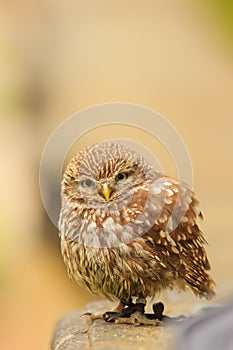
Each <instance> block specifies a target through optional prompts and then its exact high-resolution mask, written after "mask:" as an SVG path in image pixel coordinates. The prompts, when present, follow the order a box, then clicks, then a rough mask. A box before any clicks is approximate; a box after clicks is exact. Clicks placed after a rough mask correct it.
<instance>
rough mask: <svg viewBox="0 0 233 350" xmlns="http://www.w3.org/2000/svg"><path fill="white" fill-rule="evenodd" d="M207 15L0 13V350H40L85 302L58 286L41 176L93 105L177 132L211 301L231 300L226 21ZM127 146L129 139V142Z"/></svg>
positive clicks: (133, 5)
mask: <svg viewBox="0 0 233 350" xmlns="http://www.w3.org/2000/svg"><path fill="white" fill-rule="evenodd" d="M211 4H212V2H210V1H206V2H199V1H188V2H187V1H184V0H177V1H172V0H168V1H162V0H157V1H150V0H149V1H127V2H125V1H117V2H116V1H79V0H78V1H68V2H67V1H66V2H65V1H59V2H57V1H56V2H55V1H52V0H47V1H45V0H44V1H43V0H42V1H37V0H36V1H33V2H31V1H25V0H24V1H20V2H17V1H14V0H13V1H9V2H5V3H4V4H2V5H1V11H0V31H1V32H0V55H1V58H0V76H1V79H0V103H1V128H0V142H1V147H0V152H1V157H0V159H1V172H0V180H1V197H0V198H1V201H0V209H1V227H0V230H1V231H0V232H1V236H0V287H1V292H0V293H1V295H0V296H1V298H0V309H1V325H0V329H1V332H2V334H1V337H0V342H1V343H2V344H1V346H0V347H1V349H7V350H8V349H24V350H29V349H34V350H41V349H48V348H49V342H50V338H51V335H52V331H53V327H54V324H55V322H56V320H57V319H58V318H59V317H61V316H62V314H64V313H65V312H67V311H69V310H72V309H75V308H77V309H80V308H82V307H83V306H84V305H85V304H86V303H87V301H89V300H93V297H91V296H90V295H89V294H87V292H86V291H85V290H83V289H81V288H79V287H77V286H75V285H74V284H73V283H72V282H71V281H69V279H68V277H67V275H66V271H65V267H64V265H63V262H62V259H61V256H60V252H59V244H58V239H57V233H56V229H55V228H54V227H53V225H52V224H51V223H49V221H48V219H47V218H46V214H45V212H44V210H43V207H42V203H41V199H40V193H39V185H38V171H39V161H40V156H41V153H42V150H43V147H44V145H45V143H46V142H47V139H48V138H49V136H50V134H51V133H52V132H53V130H54V129H55V128H56V127H57V126H58V124H59V123H60V122H62V121H63V120H65V119H66V118H67V117H68V116H70V115H71V114H73V113H76V112H77V111H79V110H80V109H83V108H86V107H89V106H92V105H95V104H100V103H106V102H112V101H122V102H131V103H137V104H141V105H144V106H147V107H150V108H152V109H155V110H157V111H158V112H159V113H161V114H162V115H163V116H164V117H166V118H167V119H168V120H169V121H170V122H171V123H172V124H173V125H174V126H175V127H176V129H177V130H178V131H179V133H180V134H181V136H182V137H183V139H184V141H185V143H186V145H187V147H188V150H189V152H190V156H191V159H192V163H193V169H194V179H195V183H194V188H195V191H196V193H197V195H198V198H199V199H200V201H201V208H202V210H203V213H204V216H205V223H204V225H203V229H204V231H205V233H206V237H207V240H208V241H209V246H208V253H209V257H210V260H211V262H212V270H213V276H214V278H215V280H216V282H217V285H218V299H219V300H220V301H221V300H223V299H224V298H225V297H226V296H229V295H230V293H231V291H232V290H233V269H232V267H233V254H232V244H233V238H232V237H233V230H232V228H233V224H232V222H233V221H232V204H233V203H232V201H233V186H232V171H233V166H232V148H233V137H232V128H233V119H232V118H233V114H232V112H233V108H232V100H233V94H232V91H233V69H232V68H233V64H232V46H231V45H230V38H231V37H232V36H231V34H232V27H231V21H230V20H231V16H232V9H230V6H231V4H230V2H227V1H222V2H221V1H217V2H215V5H211ZM111 132H112V131H111V130H105V131H104V133H103V134H105V133H107V135H111ZM127 136H128V137H132V139H135V131H134V130H131V131H130V133H128V132H127ZM87 137H89V138H87V139H86V140H83V141H82V142H83V144H85V143H87V141H88V142H89V141H90V143H94V142H95V141H96V140H100V138H101V132H99V131H98V130H97V131H96V133H95V132H92V133H90V134H89V135H87ZM119 137H122V134H121V135H119ZM141 137H142V138H143V135H141ZM145 140H146V142H149V141H148V139H147V138H146V137H145ZM151 144H153V143H151ZM153 152H154V154H155V155H157V153H159V152H160V153H159V154H160V161H161V159H162V161H163V160H164V164H162V166H164V168H165V169H168V170H171V173H172V172H173V171H174V168H173V166H172V165H171V164H170V163H169V161H168V159H167V156H166V155H165V154H164V157H163V152H164V151H163V150H162V149H160V146H158V148H157V147H154V149H153ZM196 302H197V301H196V300H195V299H193V303H194V304H195V303H196Z"/></svg>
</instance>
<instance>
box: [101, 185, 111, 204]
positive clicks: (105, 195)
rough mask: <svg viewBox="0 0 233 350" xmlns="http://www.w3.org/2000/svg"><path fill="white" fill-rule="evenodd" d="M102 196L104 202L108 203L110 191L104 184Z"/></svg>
mask: <svg viewBox="0 0 233 350" xmlns="http://www.w3.org/2000/svg"><path fill="white" fill-rule="evenodd" d="M102 194H103V195H104V198H105V199H106V201H107V202H109V201H110V195H111V189H110V188H109V186H108V185H107V184H106V183H105V184H103V187H102Z"/></svg>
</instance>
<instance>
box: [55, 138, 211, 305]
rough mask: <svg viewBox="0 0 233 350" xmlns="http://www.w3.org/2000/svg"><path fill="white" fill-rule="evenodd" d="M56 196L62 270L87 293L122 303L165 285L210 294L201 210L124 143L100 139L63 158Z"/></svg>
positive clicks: (184, 187)
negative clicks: (67, 160) (65, 164)
mask: <svg viewBox="0 0 233 350" xmlns="http://www.w3.org/2000/svg"><path fill="white" fill-rule="evenodd" d="M61 196H62V206H61V213H60V219H59V230H60V238H61V249H62V254H63V257H64V261H65V264H66V266H67V269H68V274H69V276H70V277H71V278H72V279H74V280H75V281H76V282H77V283H79V284H81V285H82V286H83V287H85V288H87V289H88V290H89V291H90V292H91V293H94V294H97V295H101V296H104V297H106V298H108V299H110V300H119V301H121V302H122V303H125V304H128V303H129V302H130V300H131V298H132V297H137V298H140V299H145V298H147V297H155V296H156V294H158V293H159V292H160V291H161V290H164V289H168V288H169V289H173V288H181V289H186V288H187V287H189V288H190V289H191V290H192V291H193V292H194V293H195V294H196V295H197V296H199V297H205V298H207V299H210V298H211V297H212V296H213V295H214V290H213V286H214V282H213V280H212V279H211V277H210V275H209V274H208V270H209V269H210V265H209V261H208V258H207V255H206V251H205V248H204V245H205V244H206V241H205V238H204V236H203V234H202V232H201V230H200V229H199V226H198V224H197V220H198V218H202V214H201V212H200V210H199V208H198V201H197V199H196V198H195V195H194V193H193V192H192V191H191V190H190V189H189V188H188V186H187V185H185V184H184V183H183V182H181V181H178V180H175V179H173V178H170V177H168V176H164V175H163V174H160V173H156V172H155V171H154V169H153V168H152V167H151V166H150V165H149V164H148V163H147V162H146V160H145V159H144V158H143V157H142V156H141V155H139V154H137V153H135V152H133V151H132V150H130V149H128V148H127V147H126V146H124V145H120V144H114V143H102V144H98V145H95V146H92V147H89V148H87V149H85V150H82V151H80V152H79V153H78V154H77V155H76V156H75V157H74V158H73V159H72V160H71V162H70V164H69V165H68V167H67V169H66V170H65V173H64V176H63V180H62V190H61Z"/></svg>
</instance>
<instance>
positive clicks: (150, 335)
mask: <svg viewBox="0 0 233 350" xmlns="http://www.w3.org/2000/svg"><path fill="white" fill-rule="evenodd" d="M112 307H113V304H112V303H109V302H96V303H92V304H90V305H88V306H87V310H88V311H91V312H96V311H103V312H104V311H106V310H110V309H111V308H112ZM83 312H85V311H82V312H80V311H73V312H71V313H68V314H66V315H65V316H64V317H63V318H62V319H61V320H60V321H58V323H57V325H56V327H55V331H54V335H53V339H52V345H51V350H74V349H75V350H86V349H94V350H105V349H106V350H108V349H110V350H111V349H112V350H114V349H124V350H144V349H147V350H152V349H160V350H167V349H170V348H171V345H172V343H173V339H174V334H175V327H174V326H173V327H171V326H169V327H168V326H166V327H161V326H158V327H155V326H133V325H125V324H117V325H115V324H114V323H107V322H105V321H104V320H101V319H99V320H95V321H93V322H90V320H89V317H88V316H81V315H82V314H83Z"/></svg>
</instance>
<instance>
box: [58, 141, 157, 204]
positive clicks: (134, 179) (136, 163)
mask: <svg viewBox="0 0 233 350" xmlns="http://www.w3.org/2000/svg"><path fill="white" fill-rule="evenodd" d="M154 178H156V173H155V171H154V170H153V168H152V167H151V166H150V165H149V164H148V163H147V161H146V160H145V159H144V157H142V156H141V155H139V154H137V153H136V152H134V151H132V150H131V149H129V148H128V147H127V146H125V145H122V144H118V143H110V142H105V143H100V144H97V145H94V146H92V147H89V148H87V149H85V150H82V151H81V152H79V153H78V154H77V155H76V156H75V157H74V158H73V159H72V161H71V162H70V164H69V165H68V167H67V169H66V171H65V174H64V177H63V182H62V192H63V194H64V195H65V196H69V200H70V201H71V202H73V203H74V204H75V205H77V206H78V207H80V208H84V207H85V208H93V207H94V208H97V207H98V208H110V207H114V205H115V204H116V202H117V203H118V205H119V204H120V203H124V202H125V201H128V200H129V199H130V198H131V197H132V196H133V195H134V194H135V193H136V192H137V191H138V190H142V189H143V190H145V191H148V186H149V183H151V182H152V181H153V179H154Z"/></svg>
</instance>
